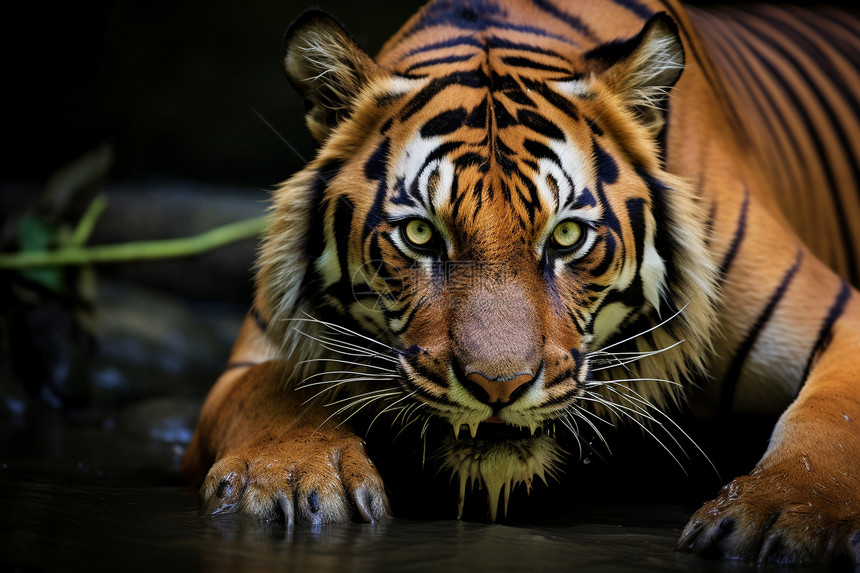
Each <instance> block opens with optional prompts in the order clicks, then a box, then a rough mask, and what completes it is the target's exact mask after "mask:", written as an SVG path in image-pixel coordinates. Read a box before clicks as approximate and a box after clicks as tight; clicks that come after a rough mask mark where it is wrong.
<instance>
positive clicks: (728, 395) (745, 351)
mask: <svg viewBox="0 0 860 573" xmlns="http://www.w3.org/2000/svg"><path fill="white" fill-rule="evenodd" d="M802 259H803V251H801V250H800V249H798V250H797V256H796V257H795V259H794V264H793V265H792V266H791V268H790V269H788V271H786V273H785V275H784V276H783V277H782V281H780V283H779V286H778V287H777V289H776V291H774V293H773V295H772V296H771V297H770V300H769V301H768V303H767V305H766V306H765V307H764V310H763V311H762V312H761V314H760V315H759V316H758V318H757V319H756V321H755V324H753V326H752V328H750V330H749V331H748V332H747V335H746V338H744V341H743V342H742V343H741V345H740V346H739V347H738V349H737V351H736V352H735V357H734V358H733V359H732V363H731V364H730V365H729V369H728V370H727V371H726V375H725V377H724V378H723V386H722V389H721V396H722V398H721V400H720V410H721V411H722V413H724V414H727V413H728V412H730V411H731V407H732V402H734V399H735V390H736V389H737V385H738V379H739V378H740V374H741V371H742V370H743V367H744V363H745V362H746V359H747V357H748V356H749V354H750V352H751V351H752V348H753V345H754V344H755V342H756V340H758V337H759V334H761V331H762V330H764V328H765V327H766V326H767V323H768V322H769V321H770V319H771V316H773V311H774V310H775V309H776V307H777V305H778V304H779V303H780V301H781V300H782V299H783V297H785V293H786V291H787V290H788V286H789V285H790V284H791V280H792V279H793V278H794V275H796V274H797V269H798V268H800V262H801V260H802Z"/></svg>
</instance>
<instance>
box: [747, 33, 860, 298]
mask: <svg viewBox="0 0 860 573" xmlns="http://www.w3.org/2000/svg"><path fill="white" fill-rule="evenodd" d="M738 23H739V24H740V25H741V26H743V27H744V28H746V29H747V31H748V32H749V33H750V34H751V35H752V36H754V37H756V38H760V37H761V32H760V31H759V30H757V29H755V28H753V27H751V26H749V25H748V24H747V23H746V22H745V21H742V20H738ZM741 41H742V42H743V43H744V44H745V45H746V47H747V48H748V49H749V50H750V51H751V52H752V53H753V54H755V56H756V57H757V58H758V59H759V60H760V61H761V63H762V64H763V65H764V66H765V67H766V68H767V70H768V71H769V72H770V74H771V76H772V77H773V79H774V80H776V81H777V82H778V83H779V84H780V86H781V87H782V95H785V96H787V97H788V98H789V99H790V100H791V103H792V106H793V108H794V110H795V112H796V113H797V116H798V118H800V119H801V120H802V121H803V124H804V125H805V126H806V132H807V133H806V134H804V135H806V136H808V137H809V139H810V141H811V143H812V145H813V146H814V147H815V152H816V154H817V155H818V162H819V164H820V165H821V170H822V171H823V172H824V175H825V177H826V178H827V184H828V188H829V190H830V197H831V199H832V200H833V211H834V214H835V216H836V224H837V225H838V227H839V234H840V236H841V237H842V247H843V248H844V249H845V263H846V265H847V269H848V279H849V280H850V281H851V282H852V283H853V284H858V283H860V281H858V278H860V277H858V271H857V253H856V251H855V248H854V239H853V237H852V234H851V227H850V226H849V224H848V220H847V219H846V215H845V206H844V205H843V204H842V197H841V196H840V195H839V187H840V186H839V184H838V183H837V182H836V176H835V174H834V173H833V164H832V163H833V158H832V157H831V156H830V154H828V153H827V151H826V150H825V148H824V143H823V142H822V140H821V136H820V135H819V129H818V126H817V125H816V124H815V122H814V121H813V120H812V118H811V117H810V115H809V113H807V111H806V109H807V106H806V105H805V104H804V102H803V101H801V99H800V97H799V96H798V94H797V93H796V92H795V90H794V89H793V86H792V84H791V82H789V81H788V80H787V79H786V78H785V76H784V75H783V74H782V73H781V71H780V69H779V68H777V66H776V65H775V64H774V63H773V62H771V61H770V60H768V59H766V57H765V55H764V54H762V53H761V52H760V51H759V50H758V49H757V48H756V47H755V46H753V45H752V44H751V43H750V41H749V40H748V39H747V38H744V37H742V38H741ZM768 45H769V46H770V47H771V48H773V49H775V50H776V51H777V52H779V54H780V55H781V56H782V57H783V58H784V59H785V60H786V61H787V62H788V63H790V64H791V66H792V68H793V69H794V70H795V71H796V72H797V73H798V74H799V75H800V77H801V79H802V80H803V85H805V86H808V87H809V89H810V90H811V91H812V92H813V96H814V97H815V99H817V100H818V102H819V103H820V105H819V108H820V109H821V110H822V111H823V112H824V113H826V114H827V116H828V119H829V120H830V124H831V126H832V127H833V130H834V131H835V132H836V136H837V138H838V139H839V142H840V146H841V148H842V149H843V150H849V149H852V146H851V145H850V143H849V141H848V138H847V136H846V135H845V131H844V130H843V128H842V125H841V122H840V121H838V118H837V117H836V116H835V115H834V113H833V110H832V109H831V108H830V105H829V104H828V102H827V100H826V98H825V97H824V96H823V94H822V93H821V90H819V89H818V87H817V86H816V84H815V82H813V81H812V79H811V78H810V77H809V75H808V74H807V73H806V70H804V69H803V68H802V67H801V66H800V64H799V63H798V62H797V61H796V60H795V59H794V57H793V56H792V55H791V54H789V53H788V52H787V51H786V50H785V49H784V48H783V47H782V46H780V45H779V44H777V43H776V42H770V43H769V44H768ZM848 163H849V166H850V167H851V169H852V172H853V173H854V180H855V181H858V180H860V174H858V169H860V168H858V166H857V165H856V164H854V163H853V162H850V161H849V162H848Z"/></svg>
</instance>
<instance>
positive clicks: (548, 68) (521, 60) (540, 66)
mask: <svg viewBox="0 0 860 573" xmlns="http://www.w3.org/2000/svg"><path fill="white" fill-rule="evenodd" d="M502 62H503V63H505V64H507V65H509V66H514V67H516V68H527V69H530V70H541V71H543V72H557V73H559V74H566V75H573V72H572V71H570V70H569V69H567V68H560V67H558V66H552V65H550V64H544V63H542V62H538V61H535V60H533V59H531V58H526V57H525V56H505V57H503V58H502Z"/></svg>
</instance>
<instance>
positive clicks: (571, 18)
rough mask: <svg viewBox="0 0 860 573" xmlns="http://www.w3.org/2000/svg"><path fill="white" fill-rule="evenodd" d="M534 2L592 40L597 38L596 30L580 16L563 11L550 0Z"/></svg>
mask: <svg viewBox="0 0 860 573" xmlns="http://www.w3.org/2000/svg"><path fill="white" fill-rule="evenodd" d="M532 3H533V4H534V5H535V7H536V8H539V9H540V10H543V11H544V12H546V13H547V14H549V15H550V16H552V17H553V18H556V19H558V20H561V21H562V22H564V23H565V24H567V25H568V26H570V27H571V28H573V29H574V30H576V31H577V32H579V33H580V34H583V35H584V36H586V37H587V38H590V39H592V40H596V39H597V36H595V35H594V32H592V31H591V29H590V28H589V27H588V25H587V24H586V23H585V22H583V21H582V20H580V19H579V17H578V16H575V15H573V14H568V13H567V12H563V11H562V10H560V9H559V8H558V7H557V6H555V5H553V4H552V3H550V2H549V0H532Z"/></svg>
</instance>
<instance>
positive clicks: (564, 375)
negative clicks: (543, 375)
mask: <svg viewBox="0 0 860 573" xmlns="http://www.w3.org/2000/svg"><path fill="white" fill-rule="evenodd" d="M574 373H575V372H574V371H573V370H572V369H568V370H563V371H561V372H560V373H559V374H558V375H556V376H555V377H553V379H552V380H549V381H547V382H546V383H544V385H543V387H544V390H549V389H550V388H552V387H553V386H558V385H559V384H561V383H562V382H564V381H565V380H573V376H574Z"/></svg>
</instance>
